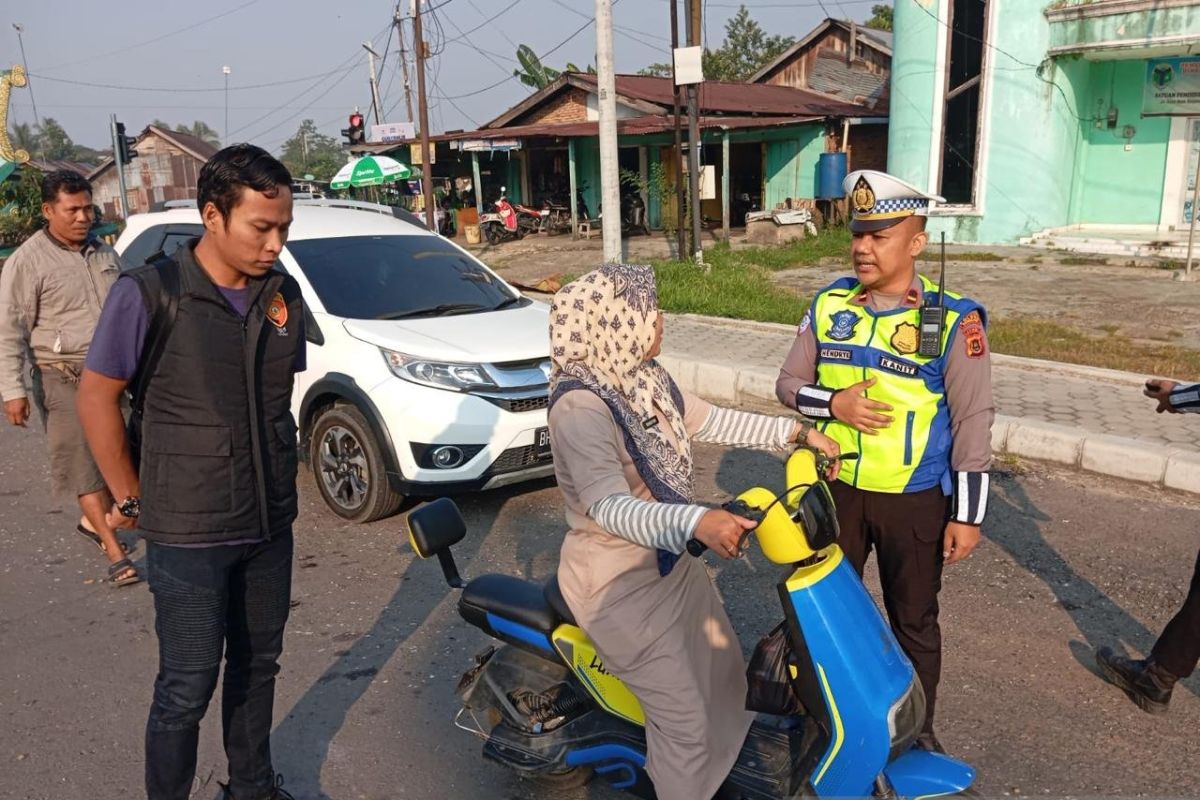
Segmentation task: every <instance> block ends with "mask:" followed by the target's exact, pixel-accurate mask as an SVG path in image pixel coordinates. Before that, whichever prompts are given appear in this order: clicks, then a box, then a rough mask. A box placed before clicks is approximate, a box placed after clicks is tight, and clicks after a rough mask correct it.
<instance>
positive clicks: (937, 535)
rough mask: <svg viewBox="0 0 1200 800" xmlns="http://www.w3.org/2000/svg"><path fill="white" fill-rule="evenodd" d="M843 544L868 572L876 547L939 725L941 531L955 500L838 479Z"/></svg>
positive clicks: (901, 633) (887, 601)
mask: <svg viewBox="0 0 1200 800" xmlns="http://www.w3.org/2000/svg"><path fill="white" fill-rule="evenodd" d="M830 489H831V490H832V492H833V499H834V502H835V503H836V504H837V513H838V525H839V526H840V527H841V537H840V538H839V539H838V543H839V544H840V545H841V547H842V550H843V552H845V554H846V558H847V560H849V562H850V563H851V565H853V567H854V569H855V570H857V571H858V574H859V575H862V571H863V566H864V565H865V564H866V561H867V556H869V555H870V554H871V550H872V549H874V550H875V552H876V554H877V555H876V558H877V560H878V562H879V581H880V584H881V586H882V589H883V605H884V607H885V608H886V609H887V614H888V620H889V621H890V622H891V624H892V631H893V632H894V633H895V634H896V639H897V640H898V641H899V642H900V646H901V647H903V648H904V652H905V653H907V654H908V657H909V659H910V660H911V661H912V663H913V667H915V668H916V671H917V677H918V678H920V680H921V687H922V688H923V689H924V690H925V702H926V713H925V728H924V730H925V731H927V732H932V731H933V713H934V708H935V706H936V704H937V686H938V680H939V679H940V678H941V674H942V629H941V628H940V627H939V626H938V599H937V596H938V591H939V590H941V588H942V537H943V534H944V533H945V530H946V521H947V520H948V519H949V517H950V499H949V498H948V497H946V496H945V495H944V494H942V490H941V488H940V487H937V486H935V487H933V488H932V489H926V490H924V491H921V492H912V493H911V494H883V493H880V492H866V491H863V490H861V489H855V488H853V487H851V486H850V485H848V484H845V483H842V482H841V481H834V482H833V484H832V486H831V487H830Z"/></svg>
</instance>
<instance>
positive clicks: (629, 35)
mask: <svg viewBox="0 0 1200 800" xmlns="http://www.w3.org/2000/svg"><path fill="white" fill-rule="evenodd" d="M553 2H554V4H555V5H557V6H559V7H561V8H565V9H566V10H567V11H570V12H571V13H572V14H575V15H576V16H580V17H583V18H584V19H592V18H591V16H590V15H588V14H585V13H584V12H582V11H580V10H579V9H577V8H572V7H571V6H569V5H567V4H566V3H564V2H563V1H562V0H553ZM613 5H616V3H614V4H613ZM593 21H594V20H593ZM613 31H615V32H616V33H619V34H621V35H622V36H624V37H625V38H626V39H629V40H631V41H634V42H637V43H638V44H640V45H642V46H643V47H649V48H650V49H652V50H654V51H656V52H659V53H666V54H668V55H670V53H671V51H670V50H668V49H666V48H663V47H659V46H658V45H655V44H650V43H649V42H646V41H643V40H642V39H640V38H638V36H643V35H644V36H648V37H651V38H654V39H659V40H661V41H664V42H666V41H668V40H666V39H662V37H660V36H657V35H655V34H651V33H642V32H641V31H634V30H631V29H629V28H626V27H624V26H623V25H613Z"/></svg>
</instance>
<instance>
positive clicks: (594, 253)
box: [470, 234, 1200, 349]
mask: <svg viewBox="0 0 1200 800" xmlns="http://www.w3.org/2000/svg"><path fill="white" fill-rule="evenodd" d="M710 235H711V234H710ZM714 241H715V240H714ZM624 244H625V247H626V251H627V252H626V256H625V257H626V260H629V261H646V260H650V259H661V258H667V257H669V255H670V251H671V246H670V243H669V242H668V241H667V239H666V238H665V237H664V236H662V235H661V234H656V235H655V236H653V237H645V236H639V237H634V238H631V239H626V240H625V242H624ZM733 246H734V247H735V248H736V247H739V246H744V244H743V243H742V242H741V241H739V239H738V238H737V237H735V238H734V240H733ZM470 249H471V250H472V251H474V252H475V253H476V254H477V255H479V257H480V258H482V259H483V260H484V261H485V262H486V263H488V264H489V265H491V266H492V267H494V268H495V269H497V270H498V271H499V272H500V273H501V274H502V275H503V276H504V277H505V278H506V279H508V280H511V281H515V282H517V283H521V284H524V285H527V286H533V285H536V284H537V282H538V281H540V280H542V279H544V278H547V277H550V276H553V275H560V274H562V273H574V274H579V273H581V272H586V271H587V270H589V269H592V268H594V267H596V266H598V265H599V264H600V261H601V255H600V253H601V243H600V240H599V238H593V239H590V240H586V241H581V240H576V241H571V240H570V239H568V238H567V237H565V236H559V237H550V238H540V237H530V238H527V239H525V240H523V241H520V242H505V243H503V244H500V245H497V246H495V247H488V246H482V247H472V248H470ZM946 251H947V256H948V258H947V274H946V286H947V288H948V289H951V290H954V291H958V292H962V293H963V294H969V295H970V296H971V297H973V298H975V299H976V300H979V301H980V302H981V303H983V305H984V306H985V307H986V308H987V309H988V311H989V313H990V314H991V315H992V316H993V317H994V318H1005V319H1009V318H1013V317H1018V316H1026V317H1033V318H1037V319H1042V320H1045V321H1048V322H1054V323H1057V324H1060V325H1064V326H1067V327H1070V328H1074V329H1077V330H1079V331H1081V332H1083V333H1086V334H1089V335H1096V336H1103V335H1105V334H1108V333H1113V334H1120V335H1123V336H1127V337H1129V338H1130V339H1133V340H1135V341H1145V342H1160V343H1161V342H1167V343H1171V344H1175V345H1179V346H1182V347H1189V348H1193V349H1200V315H1198V314H1196V313H1195V310H1196V309H1197V308H1198V307H1200V282H1198V283H1184V282H1181V281H1176V280H1174V279H1173V278H1174V273H1173V271H1171V270H1170V269H1164V268H1163V266H1164V265H1163V264H1162V263H1160V262H1155V261H1154V260H1152V259H1129V258H1124V257H1115V256H1113V257H1108V258H1105V257H1103V256H1097V257H1094V258H1093V257H1087V256H1080V255H1079V254H1076V253H1067V252H1061V251H1050V250H1044V249H1035V248H1029V247H1004V246H981V245H980V246H948V247H947V248H946ZM983 254H992V255H995V256H997V259H996V260H993V259H984V260H980V259H979V256H980V255H983ZM1081 261H1085V262H1088V263H1079V262H1081ZM919 266H920V269H921V271H922V272H923V273H925V274H926V275H928V276H930V277H932V278H934V279H936V277H937V275H938V272H939V263H938V260H937V249H936V248H935V247H932V246H931V247H930V248H929V249H927V250H926V252H925V254H924V256H923V258H922V261H921V262H920V265H919ZM848 270H849V266H848V263H847V262H841V263H838V262H836V261H834V260H832V259H824V260H823V261H822V263H820V264H798V265H796V268H795V269H790V270H784V271H781V272H777V273H774V275H773V276H772V277H773V279H774V281H775V283H776V285H777V286H780V287H783V288H786V289H789V290H792V291H795V292H796V293H797V294H799V295H801V296H808V295H811V294H812V293H813V292H815V291H816V290H817V289H820V288H821V287H822V286H825V285H826V284H828V283H829V282H830V281H832V280H833V279H835V278H837V277H840V276H842V275H845V274H847V273H848Z"/></svg>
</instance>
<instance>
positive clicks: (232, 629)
mask: <svg viewBox="0 0 1200 800" xmlns="http://www.w3.org/2000/svg"><path fill="white" fill-rule="evenodd" d="M146 564H147V568H148V572H149V575H148V579H149V584H150V591H151V593H152V594H153V595H154V629H155V632H156V633H157V634H158V659H159V661H158V663H159V667H158V677H157V678H156V679H155V681H154V703H153V705H152V706H151V708H150V718H149V720H148V721H147V723H146V795H147V797H148V798H149V800H187V796H188V793H189V792H190V791H191V789H192V780H193V778H194V777H195V774H196V748H197V743H198V741H199V736H200V720H201V719H203V717H204V712H205V711H206V710H207V709H208V701H209V700H210V699H211V698H212V695H213V691H214V690H215V689H216V686H217V675H218V673H219V671H220V668H221V655H222V651H224V656H225V683H224V691H223V693H222V703H221V722H222V725H223V730H224V743H225V755H226V757H227V758H228V759H229V787H230V790H231V791H232V793H233V796H234V797H236V798H239V800H241V798H251V799H253V798H258V797H265V796H266V795H267V794H269V792H270V791H271V788H272V783H273V779H274V771H273V769H272V767H271V741H270V736H271V722H272V719H271V718H272V711H273V707H274V701H275V675H276V674H277V673H278V672H279V655H280V653H281V652H282V650H283V629H284V626H285V625H286V624H287V618H288V611H289V609H290V607H291V595H292V535H291V533H290V532H289V533H288V534H286V535H284V536H278V537H275V538H274V539H272V540H271V541H269V542H260V543H257V544H242V545H221V546H216V547H204V548H181V547H170V546H167V545H161V544H155V543H153V542H151V543H149V544H147V546H146Z"/></svg>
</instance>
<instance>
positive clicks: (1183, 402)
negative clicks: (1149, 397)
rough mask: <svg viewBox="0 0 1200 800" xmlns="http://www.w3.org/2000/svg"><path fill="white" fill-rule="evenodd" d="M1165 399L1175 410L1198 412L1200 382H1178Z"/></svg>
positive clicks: (1199, 408)
mask: <svg viewBox="0 0 1200 800" xmlns="http://www.w3.org/2000/svg"><path fill="white" fill-rule="evenodd" d="M1167 399H1168V400H1169V402H1170V403H1171V407H1172V408H1174V409H1175V410H1176V411H1184V412H1188V413H1192V414H1196V413H1200V383H1189V384H1186V385H1185V384H1180V385H1179V386H1176V387H1175V388H1174V389H1172V390H1171V394H1170V396H1169V397H1168V398H1167Z"/></svg>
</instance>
